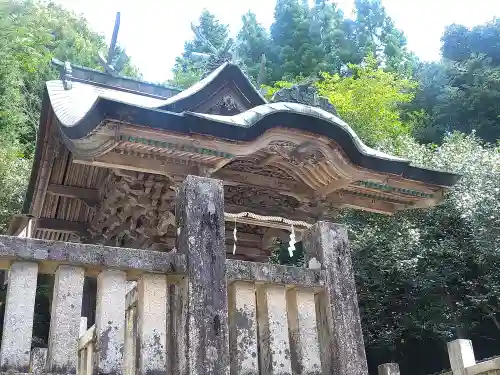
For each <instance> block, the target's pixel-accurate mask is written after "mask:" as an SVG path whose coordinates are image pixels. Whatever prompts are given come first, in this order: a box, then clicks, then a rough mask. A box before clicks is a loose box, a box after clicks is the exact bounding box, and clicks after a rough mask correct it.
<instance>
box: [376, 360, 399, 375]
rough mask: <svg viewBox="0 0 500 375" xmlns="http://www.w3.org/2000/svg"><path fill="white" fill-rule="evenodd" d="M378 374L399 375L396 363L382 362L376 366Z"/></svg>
mask: <svg viewBox="0 0 500 375" xmlns="http://www.w3.org/2000/svg"><path fill="white" fill-rule="evenodd" d="M378 375H401V373H400V372H399V365H398V364H397V363H384V364H382V365H379V366H378Z"/></svg>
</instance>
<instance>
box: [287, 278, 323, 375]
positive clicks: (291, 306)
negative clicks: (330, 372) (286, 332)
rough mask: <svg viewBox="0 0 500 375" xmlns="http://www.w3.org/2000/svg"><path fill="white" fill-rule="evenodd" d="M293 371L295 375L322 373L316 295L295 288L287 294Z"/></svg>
mask: <svg viewBox="0 0 500 375" xmlns="http://www.w3.org/2000/svg"><path fill="white" fill-rule="evenodd" d="M287 304H288V306H287V313H288V314H287V315H288V327H289V329H290V348H291V352H292V353H291V357H292V370H293V373H294V374H295V373H296V374H311V375H313V374H317V375H319V374H320V373H321V356H320V348H319V337H318V326H317V317H316V300H315V295H314V293H313V292H312V291H310V290H301V289H300V288H294V289H291V290H289V291H288V292H287Z"/></svg>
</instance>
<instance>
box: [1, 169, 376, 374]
mask: <svg viewBox="0 0 500 375" xmlns="http://www.w3.org/2000/svg"><path fill="white" fill-rule="evenodd" d="M176 212H177V214H178V216H177V222H176V225H177V228H178V238H177V246H176V248H177V249H178V250H177V253H160V252H155V251H147V250H133V249H124V248H112V247H104V246H97V245H82V244H72V243H71V244H70V243H61V242H48V241H43V240H33V239H26V238H16V237H0V266H3V268H4V269H9V270H10V272H9V278H8V291H7V304H6V310H5V322H4V331H3V337H2V345H1V350H0V363H1V365H2V371H4V372H18V373H25V372H36V373H54V374H61V375H62V374H75V373H79V374H81V375H91V374H96V375H97V374H110V375H111V374H112V375H119V374H123V373H125V374H127V375H135V374H141V375H161V374H199V375H202V374H229V373H230V374H232V375H236V374H245V375H247V374H292V373H293V374H336V375H367V373H368V371H367V366H366V359H365V352H364V346H363V339H362V334H361V326H360V319H359V312H358V305H357V297H356V290H355V285H354V277H353V272H352V265H351V259H350V254H349V252H348V248H347V238H346V234H345V230H344V229H343V227H341V226H339V225H336V224H330V223H326V222H319V223H317V224H315V225H314V226H313V227H312V228H310V230H309V231H308V232H307V233H305V234H304V236H303V244H304V249H305V253H306V255H305V257H306V263H307V264H309V261H312V259H313V258H315V261H314V262H311V264H315V265H318V264H320V265H321V268H319V269H307V268H298V267H285V266H279V265H272V264H259V263H252V262H245V261H236V260H227V259H226V258H225V257H226V246H225V229H224V207H223V189H222V183H221V182H220V181H216V180H211V179H206V178H200V177H192V176H189V177H188V178H187V179H186V180H185V181H184V183H183V184H182V185H181V188H180V189H179V194H178V203H177V209H176ZM38 273H54V274H55V285H54V295H53V300H52V314H51V323H50V334H49V347H48V350H46V352H45V353H44V350H39V349H36V350H33V352H32V355H31V357H30V346H31V331H32V325H33V313H34V300H35V290H36V283H37V274H38ZM85 275H87V276H93V277H96V278H97V303H96V314H95V325H94V326H92V327H91V328H90V329H89V330H87V331H85V332H80V319H81V317H80V315H81V306H82V290H83V281H84V276H85ZM130 280H134V281H136V285H135V287H134V288H133V289H132V290H129V281H130ZM30 363H31V365H30Z"/></svg>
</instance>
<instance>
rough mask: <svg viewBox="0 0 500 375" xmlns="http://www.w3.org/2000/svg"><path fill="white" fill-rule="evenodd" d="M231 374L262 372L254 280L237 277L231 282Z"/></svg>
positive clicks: (247, 374)
mask: <svg viewBox="0 0 500 375" xmlns="http://www.w3.org/2000/svg"><path fill="white" fill-rule="evenodd" d="M229 324H230V330H229V332H230V335H231V337H230V351H231V375H239V374H246V375H258V374H259V358H258V356H259V347H258V342H257V340H258V337H257V305H256V301H255V286H254V284H253V283H248V282H241V281H237V282H234V283H232V284H231V285H230V286H229Z"/></svg>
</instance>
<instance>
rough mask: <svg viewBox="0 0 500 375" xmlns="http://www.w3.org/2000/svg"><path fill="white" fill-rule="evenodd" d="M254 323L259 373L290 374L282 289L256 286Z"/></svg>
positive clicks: (288, 343) (290, 363) (290, 364)
mask: <svg viewBox="0 0 500 375" xmlns="http://www.w3.org/2000/svg"><path fill="white" fill-rule="evenodd" d="M257 320H258V327H259V341H260V345H259V346H260V356H259V360H260V368H261V371H262V373H263V374H269V375H289V374H292V361H291V358H290V357H291V356H290V353H291V350H290V336H289V334H288V320H287V300H286V287H285V286H284V285H259V286H258V287H257Z"/></svg>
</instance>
